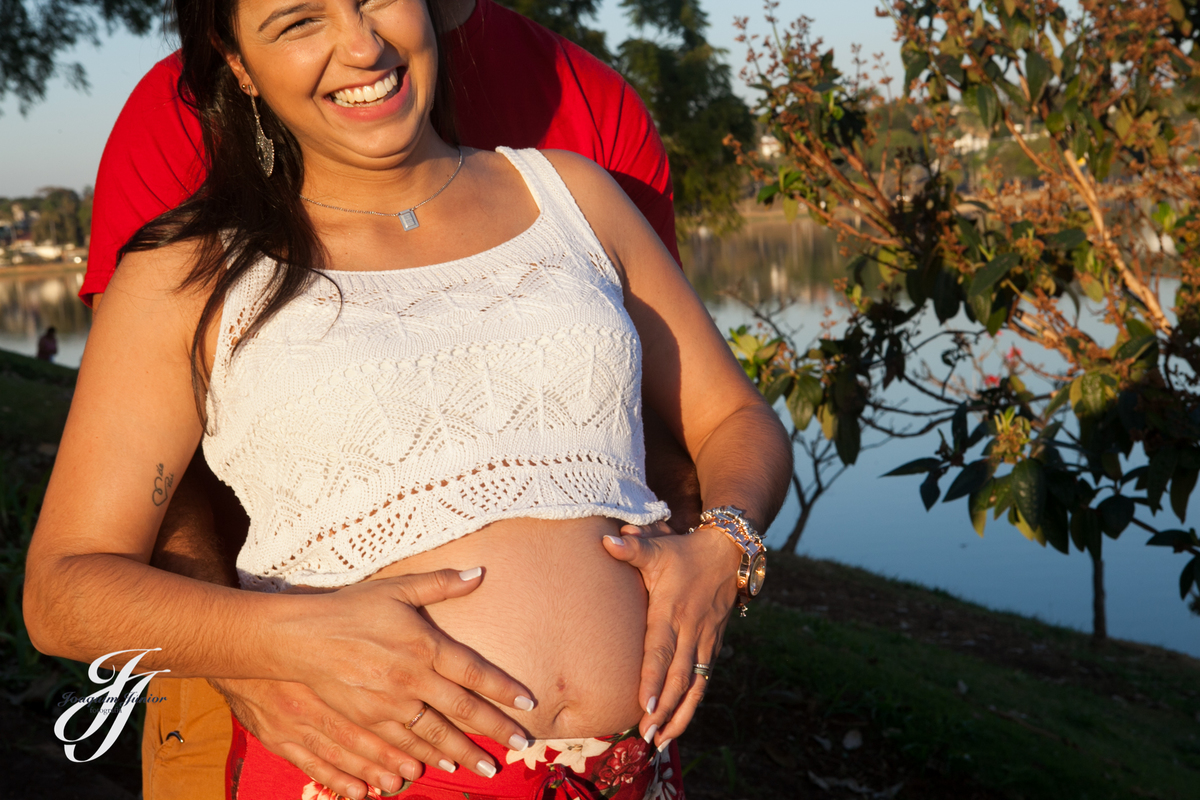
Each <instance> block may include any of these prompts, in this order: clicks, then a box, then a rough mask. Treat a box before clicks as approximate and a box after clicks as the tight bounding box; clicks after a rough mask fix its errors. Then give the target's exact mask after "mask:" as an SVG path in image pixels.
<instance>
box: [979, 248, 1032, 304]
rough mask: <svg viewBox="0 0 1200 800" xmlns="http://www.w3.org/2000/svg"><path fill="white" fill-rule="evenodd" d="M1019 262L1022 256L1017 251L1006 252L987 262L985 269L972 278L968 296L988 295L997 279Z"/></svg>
mask: <svg viewBox="0 0 1200 800" xmlns="http://www.w3.org/2000/svg"><path fill="white" fill-rule="evenodd" d="M1019 263H1021V256H1020V255H1018V254H1017V253H1004V254H1003V255H999V256H996V257H995V258H993V259H992V260H991V261H989V262H988V263H987V264H985V265H984V266H983V269H981V270H979V272H976V273H975V277H974V278H973V279H972V280H971V290H970V292H968V295H967V296H968V297H971V298H974V297H980V296H984V295H986V294H987V293H988V292H990V291H991V288H992V287H993V286H995V285H996V282H997V281H999V280H1000V279H1001V278H1003V277H1004V276H1005V275H1007V274H1008V271H1009V270H1011V269H1012V268H1013V267H1015V266H1016V265H1017V264H1019Z"/></svg>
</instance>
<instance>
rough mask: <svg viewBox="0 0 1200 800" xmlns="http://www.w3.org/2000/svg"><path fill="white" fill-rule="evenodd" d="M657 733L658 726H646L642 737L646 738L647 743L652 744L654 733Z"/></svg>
mask: <svg viewBox="0 0 1200 800" xmlns="http://www.w3.org/2000/svg"><path fill="white" fill-rule="evenodd" d="M656 733H658V726H657V725H651V726H650V727H649V728H646V733H645V735H644V736H642V738H643V739H645V740H646V744H650V742H652V741H653V740H654V734H656Z"/></svg>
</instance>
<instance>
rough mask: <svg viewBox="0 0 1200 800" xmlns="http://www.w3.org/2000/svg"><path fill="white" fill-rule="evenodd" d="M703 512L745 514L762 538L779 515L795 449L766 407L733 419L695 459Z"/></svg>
mask: <svg viewBox="0 0 1200 800" xmlns="http://www.w3.org/2000/svg"><path fill="white" fill-rule="evenodd" d="M696 473H697V476H698V477H699V480H700V496H701V497H702V498H703V501H704V507H705V508H715V507H717V506H725V505H732V506H737V507H738V508H741V509H743V510H744V511H745V512H746V518H747V519H748V520H749V522H750V523H751V524H752V525H754V527H755V528H756V529H757V530H758V531H759V532H760V533H765V532H766V530H767V527H768V526H769V525H770V524H771V522H772V521H774V519H775V515H776V514H778V513H779V509H780V507H781V506H782V505H783V501H784V499H785V498H786V497H787V490H788V480H789V478H790V476H791V474H792V448H791V444H790V441H789V439H788V436H787V431H785V430H784V427H783V424H782V423H781V422H780V421H779V417H778V416H777V415H776V414H775V412H774V411H773V410H772V409H771V408H770V407H769V406H767V405H766V403H753V404H751V405H748V406H745V407H743V408H741V409H739V410H738V411H735V412H734V413H733V414H731V415H730V416H729V417H728V418H726V420H725V421H724V422H722V423H721V425H719V426H718V427H717V428H716V429H715V430H714V431H713V432H712V433H711V434H710V435H709V436H708V438H707V439H706V440H705V442H704V443H703V445H702V446H701V448H700V450H699V452H698V453H697V454H696Z"/></svg>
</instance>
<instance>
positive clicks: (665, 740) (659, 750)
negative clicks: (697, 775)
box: [658, 739, 675, 753]
mask: <svg viewBox="0 0 1200 800" xmlns="http://www.w3.org/2000/svg"><path fill="white" fill-rule="evenodd" d="M673 741H675V740H674V739H663V743H662V744H660V745H659V746H658V752H660V753H661V752H662V751H663V750H666V749H667V745H669V744H670V743H671V742H673Z"/></svg>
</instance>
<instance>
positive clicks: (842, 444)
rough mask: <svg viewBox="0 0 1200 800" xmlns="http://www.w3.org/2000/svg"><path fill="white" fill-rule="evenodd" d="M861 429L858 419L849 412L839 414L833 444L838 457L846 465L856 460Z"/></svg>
mask: <svg viewBox="0 0 1200 800" xmlns="http://www.w3.org/2000/svg"><path fill="white" fill-rule="evenodd" d="M861 437H862V431H861V430H860V429H859V427H858V420H857V419H855V418H854V417H852V416H850V415H849V414H841V415H839V418H838V424H837V437H836V439H835V440H834V446H835V447H837V454H838V458H840V459H841V460H842V463H843V464H845V465H846V466H850V465H851V464H853V463H854V462H855V461H857V460H858V451H859V448H860V447H861V445H862V438H861Z"/></svg>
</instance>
